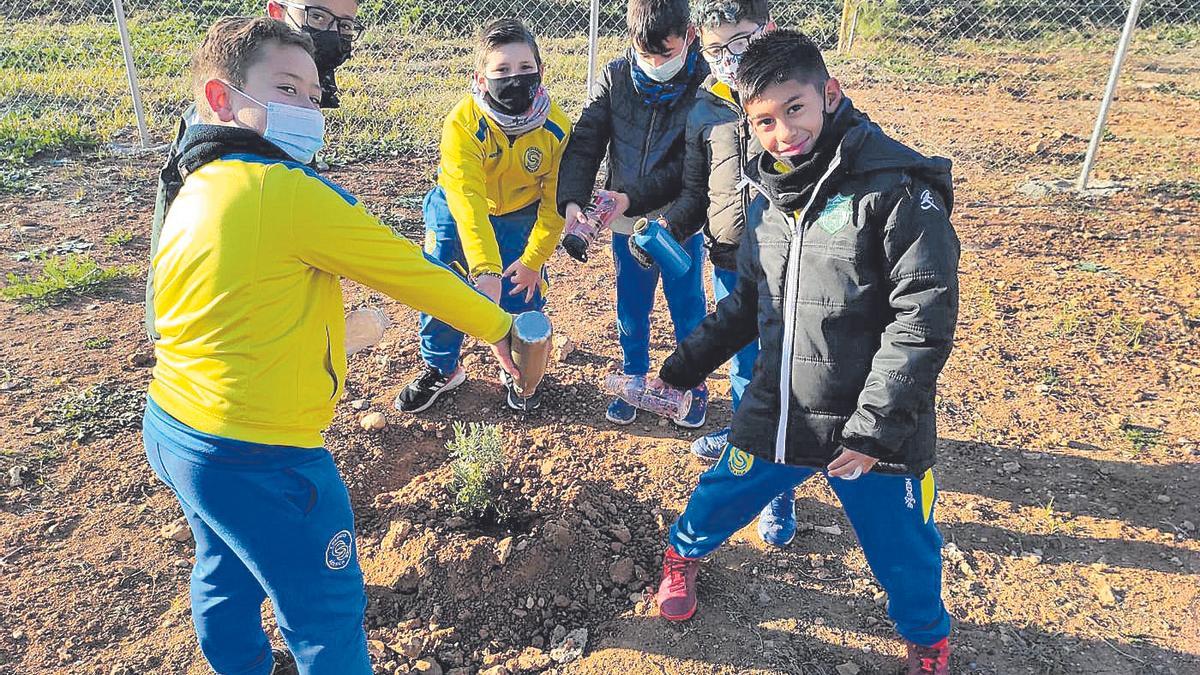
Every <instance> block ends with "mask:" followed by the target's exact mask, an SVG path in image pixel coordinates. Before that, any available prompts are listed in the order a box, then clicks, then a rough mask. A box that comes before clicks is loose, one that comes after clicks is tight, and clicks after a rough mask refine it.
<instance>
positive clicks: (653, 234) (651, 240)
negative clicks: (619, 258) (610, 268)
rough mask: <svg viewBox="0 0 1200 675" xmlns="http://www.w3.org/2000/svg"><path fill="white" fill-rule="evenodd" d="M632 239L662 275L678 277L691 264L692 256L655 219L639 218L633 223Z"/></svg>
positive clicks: (685, 271) (672, 277)
mask: <svg viewBox="0 0 1200 675" xmlns="http://www.w3.org/2000/svg"><path fill="white" fill-rule="evenodd" d="M633 241H634V243H636V244H637V245H638V246H641V247H642V249H643V250H644V251H646V253H649V254H650V257H651V258H654V262H656V263H658V266H659V268H661V269H662V272H663V274H664V275H666V276H667V277H668V278H670V279H678V278H679V277H682V276H683V275H684V274H685V273H687V271H688V268H690V267H691V266H692V258H691V256H689V255H688V254H687V251H684V250H683V247H681V246H680V245H679V242H677V241H675V237H672V236H671V233H670V232H668V231H667V228H665V227H663V226H662V223H660V222H659V221H657V220H649V219H646V218H639V219H638V221H637V222H636V223H634V224H633Z"/></svg>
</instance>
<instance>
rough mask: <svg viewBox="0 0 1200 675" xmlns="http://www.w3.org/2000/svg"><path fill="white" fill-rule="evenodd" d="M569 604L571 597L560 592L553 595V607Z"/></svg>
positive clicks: (567, 605)
mask: <svg viewBox="0 0 1200 675" xmlns="http://www.w3.org/2000/svg"><path fill="white" fill-rule="evenodd" d="M570 605H571V598H568V597H567V596H565V595H563V594H562V593H559V594H558V595H556V596H554V606H555V607H569V606H570Z"/></svg>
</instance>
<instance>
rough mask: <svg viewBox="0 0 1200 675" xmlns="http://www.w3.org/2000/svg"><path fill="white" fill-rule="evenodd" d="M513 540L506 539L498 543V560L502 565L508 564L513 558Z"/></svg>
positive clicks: (510, 538)
mask: <svg viewBox="0 0 1200 675" xmlns="http://www.w3.org/2000/svg"><path fill="white" fill-rule="evenodd" d="M512 550H513V538H512V537H505V538H503V539H501V540H500V541H499V542H497V543H496V560H497V561H499V563H500V564H501V565H505V564H507V563H508V559H509V558H511V557H512Z"/></svg>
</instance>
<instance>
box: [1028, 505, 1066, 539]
mask: <svg viewBox="0 0 1200 675" xmlns="http://www.w3.org/2000/svg"><path fill="white" fill-rule="evenodd" d="M1033 526H1034V530H1035V531H1036V532H1037V533H1038V534H1041V535H1045V536H1053V535H1056V534H1063V533H1066V532H1070V531H1071V530H1072V529H1074V525H1073V523H1072V522H1071V519H1070V517H1069V516H1065V515H1063V514H1060V513H1057V512H1055V511H1054V498H1053V497H1051V498H1050V501H1048V502H1046V505H1045V506H1043V507H1040V508H1038V509H1035V510H1034V512H1033Z"/></svg>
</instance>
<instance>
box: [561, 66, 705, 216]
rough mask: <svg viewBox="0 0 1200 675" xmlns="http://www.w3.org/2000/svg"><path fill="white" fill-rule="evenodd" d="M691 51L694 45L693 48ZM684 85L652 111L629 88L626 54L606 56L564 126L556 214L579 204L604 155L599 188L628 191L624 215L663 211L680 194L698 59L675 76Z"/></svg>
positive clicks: (700, 70) (700, 72)
mask: <svg viewBox="0 0 1200 675" xmlns="http://www.w3.org/2000/svg"><path fill="white" fill-rule="evenodd" d="M693 49H695V47H693ZM676 77H677V78H679V79H680V81H681V82H686V84H687V89H686V90H685V91H684V92H683V94H682V95H681V96H680V97H679V98H678V99H677V100H675V101H674V102H673V103H671V104H670V105H669V106H665V107H660V108H652V107H650V106H648V105H646V104H645V103H644V102H643V100H642V95H641V94H639V93H638V92H637V90H636V89H634V86H633V76H632V74H631V73H630V65H629V59H628V58H627V57H624V56H623V57H621V58H618V59H614V60H613V61H610V62H609V63H608V65H606V66H605V67H604V70H603V71H602V72H601V73H600V76H599V77H598V78H596V83H595V85H594V86H593V89H592V97H591V100H589V101H588V103H587V105H586V106H585V107H584V109H583V113H581V114H580V116H579V121H578V122H576V123H575V127H574V128H573V129H572V130H571V138H570V140H568V141H567V147H566V150H564V151H563V158H562V162H561V163H560V164H559V170H558V211H559V214H562V215H565V213H566V209H567V204H568V203H570V202H575V203H576V204H578V205H580V206H585V205H587V204H588V202H590V201H591V199H592V188H593V187H594V185H595V183H596V173H597V172H598V171H599V170H600V162H601V161H603V159H604V155H605V153H606V152H607V153H608V176H607V178H606V179H605V182H604V186H605V188H607V189H609V190H614V191H616V192H624V193H625V194H626V195H628V196H629V210H628V211H626V213H625V215H627V216H631V217H636V216H641V215H645V214H646V213H649V212H650V211H653V210H655V209H659V208H662V207H663V206H666V205H667V204H669V203H670V202H671V200H673V199H675V198H676V197H678V196H679V190H680V188H681V186H682V184H683V179H682V174H683V130H684V127H685V126H686V124H687V116H688V111H690V110H691V109H692V105H693V104H694V103H695V101H696V90H697V89H698V88H699V86H700V83H701V82H703V81H704V78H706V77H708V63H707V62H706V61H705V60H704V59H702V58H699V57H698V56H697V58H696V66H695V68H694V69H693V72H692V75H691V77H688V76H687V74H686V70H685V71H681V72H680V74H679V75H677V76H676Z"/></svg>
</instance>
